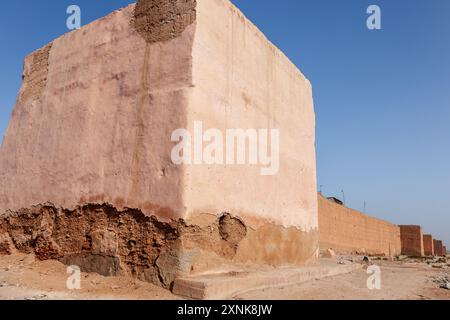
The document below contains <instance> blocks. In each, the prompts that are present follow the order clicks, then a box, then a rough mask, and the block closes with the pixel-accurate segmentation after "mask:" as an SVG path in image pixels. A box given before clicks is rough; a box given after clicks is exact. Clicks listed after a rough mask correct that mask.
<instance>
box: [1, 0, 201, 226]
mask: <svg viewBox="0 0 450 320" xmlns="http://www.w3.org/2000/svg"><path fill="white" fill-rule="evenodd" d="M133 19H134V5H132V6H129V7H127V8H125V9H123V10H120V11H117V12H114V13H112V14H110V15H108V16H107V17H105V18H103V19H100V20H97V21H95V22H93V23H91V24H89V25H87V26H85V27H83V28H82V29H81V30H77V31H74V32H70V33H68V34H65V35H64V36H62V37H60V38H58V39H56V40H55V41H53V43H52V45H51V46H47V47H45V48H44V49H41V50H39V51H38V52H36V53H34V54H32V55H30V56H29V57H28V58H27V59H26V61H25V67H24V82H23V85H22V88H21V91H20V94H19V99H18V101H17V104H16V106H15V108H14V112H13V116H12V119H11V121H10V124H9V128H8V130H7V133H6V136H5V139H4V143H3V145H2V148H1V150H0V172H1V174H0V212H1V211H4V210H6V209H11V210H18V209H20V208H28V207H30V206H32V205H38V204H43V203H46V202H51V203H53V204H55V205H57V206H62V207H64V208H74V207H76V206H77V205H83V204H85V203H111V204H113V205H114V206H116V207H117V208H125V207H129V208H140V209H142V210H143V211H144V212H145V213H146V214H153V215H156V216H158V217H159V218H161V219H164V220H167V219H172V218H173V219H176V218H179V217H181V216H182V214H183V211H184V206H183V203H182V192H181V187H182V186H183V168H182V167H180V166H173V165H172V163H171V159H170V152H171V148H172V145H171V143H170V136H171V133H172V131H173V130H175V129H177V128H180V127H183V126H184V125H185V114H186V108H187V101H188V94H189V88H190V87H191V85H192V79H191V78H192V70H191V69H192V68H191V67H192V63H191V60H192V55H191V52H192V42H193V31H194V29H193V25H190V27H186V29H185V30H184V31H183V32H182V33H181V34H179V35H178V37H177V38H174V39H166V40H167V41H164V42H158V43H151V42H147V41H146V39H145V38H144V37H143V36H142V33H143V32H144V33H145V28H144V29H143V30H141V29H142V28H141V29H139V30H136V28H134V27H133V25H132V23H131V22H132V21H133ZM139 21H141V20H139ZM141 22H142V21H141ZM138 31H139V32H138Z"/></svg>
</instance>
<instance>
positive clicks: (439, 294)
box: [236, 261, 450, 300]
mask: <svg viewBox="0 0 450 320" xmlns="http://www.w3.org/2000/svg"><path fill="white" fill-rule="evenodd" d="M376 264H377V265H378V266H379V267H380V270H381V289H380V290H369V289H368V288H367V278H368V277H369V276H370V275H368V274H367V271H366V270H364V269H361V270H356V271H353V272H352V273H349V274H343V275H338V276H335V277H332V278H325V279H321V280H316V281H310V282H307V283H304V284H301V285H295V286H289V287H284V288H276V289H268V290H263V291H258V292H249V293H246V294H242V295H239V296H237V297H236V298H237V299H257V300H259V299H280V300H299V299H312V300H316V299H319V300H320V299H325V300H342V299H343V300H423V299H425V300H430V299H431V300H432V299H450V290H446V289H441V288H439V285H437V284H436V283H434V282H433V279H434V278H437V277H443V276H445V275H446V276H450V270H449V269H436V268H433V267H431V266H428V265H427V264H425V263H401V262H387V261H380V262H377V263H376Z"/></svg>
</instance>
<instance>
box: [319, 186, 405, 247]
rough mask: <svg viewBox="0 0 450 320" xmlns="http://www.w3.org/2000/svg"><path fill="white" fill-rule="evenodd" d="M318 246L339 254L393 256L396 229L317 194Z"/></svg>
mask: <svg viewBox="0 0 450 320" xmlns="http://www.w3.org/2000/svg"><path fill="white" fill-rule="evenodd" d="M318 199H319V234H320V248H321V249H322V250H323V249H327V248H332V249H333V250H335V251H337V252H339V253H354V252H358V253H366V254H374V255H375V254H376V255H378V254H379V255H386V256H394V255H398V254H400V252H401V242H400V228H399V227H398V226H396V225H394V224H391V223H389V222H386V221H383V220H379V219H376V218H373V217H370V216H368V215H365V214H363V213H361V212H359V211H356V210H353V209H350V208H347V207H345V206H343V205H340V204H338V203H336V202H334V201H332V200H328V199H326V198H325V197H323V196H322V195H320V194H319V196H318Z"/></svg>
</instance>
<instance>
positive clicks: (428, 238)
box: [423, 234, 434, 256]
mask: <svg viewBox="0 0 450 320" xmlns="http://www.w3.org/2000/svg"><path fill="white" fill-rule="evenodd" d="M423 249H424V253H425V255H426V256H434V243H433V236H432V235H431V234H424V235H423Z"/></svg>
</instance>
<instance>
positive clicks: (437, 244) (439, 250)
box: [434, 240, 444, 256]
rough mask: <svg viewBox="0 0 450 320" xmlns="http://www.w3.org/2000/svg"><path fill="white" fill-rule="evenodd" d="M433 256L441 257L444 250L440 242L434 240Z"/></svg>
mask: <svg viewBox="0 0 450 320" xmlns="http://www.w3.org/2000/svg"><path fill="white" fill-rule="evenodd" d="M434 255H435V256H443V255H444V248H443V246H442V241H440V240H434Z"/></svg>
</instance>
